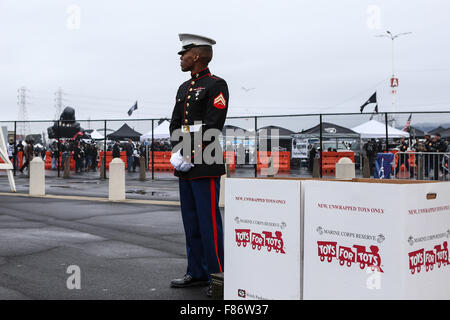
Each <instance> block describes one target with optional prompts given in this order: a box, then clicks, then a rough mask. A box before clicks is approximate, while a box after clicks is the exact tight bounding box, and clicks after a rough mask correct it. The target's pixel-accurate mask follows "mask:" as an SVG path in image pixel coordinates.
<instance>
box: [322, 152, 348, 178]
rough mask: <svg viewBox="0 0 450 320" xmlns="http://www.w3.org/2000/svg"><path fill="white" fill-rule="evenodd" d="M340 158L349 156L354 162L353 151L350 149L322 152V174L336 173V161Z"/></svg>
mask: <svg viewBox="0 0 450 320" xmlns="http://www.w3.org/2000/svg"><path fill="white" fill-rule="evenodd" d="M341 158H350V159H351V160H352V162H355V153H354V152H352V151H349V152H347V151H342V152H335V151H324V152H322V175H334V174H335V173H336V163H337V162H338V161H339V159H341Z"/></svg>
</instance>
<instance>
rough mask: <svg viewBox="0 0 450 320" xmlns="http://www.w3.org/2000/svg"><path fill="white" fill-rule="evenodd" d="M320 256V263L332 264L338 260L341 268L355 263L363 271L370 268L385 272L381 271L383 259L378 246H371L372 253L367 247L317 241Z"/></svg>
mask: <svg viewBox="0 0 450 320" xmlns="http://www.w3.org/2000/svg"><path fill="white" fill-rule="evenodd" d="M317 249H318V255H319V257H320V261H322V262H323V261H325V259H326V260H327V262H329V263H331V262H332V261H333V259H337V260H338V261H339V264H340V265H341V266H344V265H346V266H347V267H351V265H352V264H353V263H359V267H360V268H361V269H365V268H366V267H370V268H371V269H372V270H377V271H378V272H384V271H383V270H382V269H381V257H380V255H379V253H378V252H379V250H380V249H379V248H378V247H377V246H370V248H369V249H370V251H367V250H366V247H365V246H360V245H354V246H353V247H345V246H339V247H338V246H337V242H333V241H317Z"/></svg>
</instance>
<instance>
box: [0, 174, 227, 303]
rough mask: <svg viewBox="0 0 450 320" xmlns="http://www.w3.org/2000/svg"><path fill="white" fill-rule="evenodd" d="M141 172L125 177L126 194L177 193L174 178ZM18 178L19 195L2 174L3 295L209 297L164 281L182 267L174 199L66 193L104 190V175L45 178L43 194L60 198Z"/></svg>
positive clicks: (0, 257) (182, 251) (173, 196)
mask: <svg viewBox="0 0 450 320" xmlns="http://www.w3.org/2000/svg"><path fill="white" fill-rule="evenodd" d="M138 178H139V176H136V177H135V178H134V179H133V178H132V177H131V176H130V177H128V179H127V187H126V192H127V194H126V196H127V198H129V199H147V200H153V199H156V200H168V201H177V200H178V181H177V180H175V179H173V178H171V179H170V178H168V179H166V180H158V181H144V182H142V181H139V179H138ZM16 184H17V191H18V193H21V194H22V196H17V195H12V194H11V195H5V194H7V193H9V185H8V180H7V178H6V177H5V176H3V177H2V176H0V192H1V193H2V195H0V300H1V299H163V300H185V299H193V300H203V299H208V298H207V297H206V294H205V289H206V288H204V287H193V288H185V289H175V288H170V286H169V283H170V280H171V279H173V278H175V277H181V276H183V275H184V273H185V270H186V253H185V239H184V231H183V225H182V220H181V212H180V208H179V206H178V205H167V206H164V205H156V204H138V203H117V202H114V203H112V202H105V201H89V200H86V199H84V200H83V201H81V200H73V199H64V196H69V195H70V196H73V195H80V196H89V197H103V198H104V197H107V191H108V180H99V179H97V177H95V176H92V177H90V176H89V175H87V174H86V175H83V176H77V177H71V178H70V179H62V178H57V177H46V192H47V194H54V195H60V196H61V197H62V198H58V199H54V198H33V197H28V196H25V195H24V194H26V193H27V192H28V179H27V178H26V176H25V175H23V176H17V177H16ZM222 213H223V212H222ZM72 266H75V268H79V271H80V277H79V280H80V282H79V284H80V286H81V288H80V289H76V288H75V289H73V288H72V289H70V288H69V287H71V285H70V283H72V284H73V283H78V282H76V281H78V280H76V281H75V280H74V279H75V278H73V276H74V275H75V274H74V273H73V271H71V270H72V269H71V268H73V267H72ZM68 271H69V273H68ZM76 279H78V278H76ZM68 281H69V286H68ZM71 281H72V282H71ZM73 281H75V282H73Z"/></svg>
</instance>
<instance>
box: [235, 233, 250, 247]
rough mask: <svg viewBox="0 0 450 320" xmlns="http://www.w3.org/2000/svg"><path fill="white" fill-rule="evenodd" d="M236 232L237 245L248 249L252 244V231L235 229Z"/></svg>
mask: <svg viewBox="0 0 450 320" xmlns="http://www.w3.org/2000/svg"><path fill="white" fill-rule="evenodd" d="M235 231H236V243H237V245H238V247H240V246H241V244H242V246H243V247H246V246H247V243H249V242H250V229H235Z"/></svg>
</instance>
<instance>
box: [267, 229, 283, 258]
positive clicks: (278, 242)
mask: <svg viewBox="0 0 450 320" xmlns="http://www.w3.org/2000/svg"><path fill="white" fill-rule="evenodd" d="M263 234H264V238H265V242H264V245H265V246H266V248H267V251H269V252H270V251H271V250H272V249H274V250H275V251H276V252H277V253H279V252H281V253H285V252H284V250H283V246H284V243H283V239H282V238H281V236H282V234H281V232H280V231H276V232H275V237H273V236H272V232H269V231H263Z"/></svg>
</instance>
